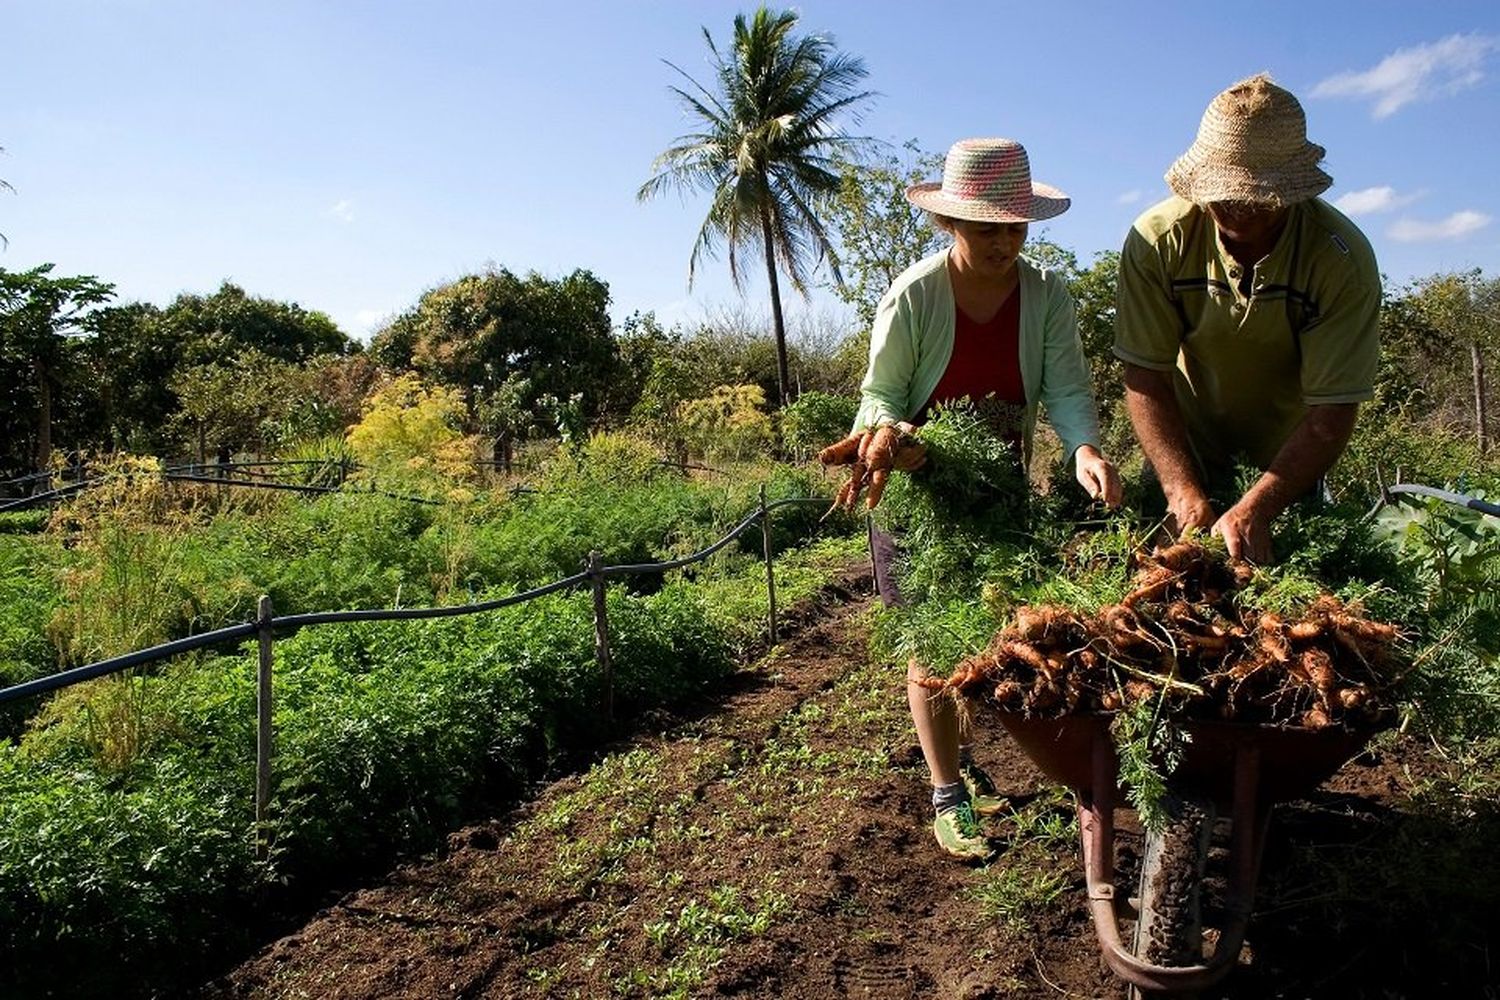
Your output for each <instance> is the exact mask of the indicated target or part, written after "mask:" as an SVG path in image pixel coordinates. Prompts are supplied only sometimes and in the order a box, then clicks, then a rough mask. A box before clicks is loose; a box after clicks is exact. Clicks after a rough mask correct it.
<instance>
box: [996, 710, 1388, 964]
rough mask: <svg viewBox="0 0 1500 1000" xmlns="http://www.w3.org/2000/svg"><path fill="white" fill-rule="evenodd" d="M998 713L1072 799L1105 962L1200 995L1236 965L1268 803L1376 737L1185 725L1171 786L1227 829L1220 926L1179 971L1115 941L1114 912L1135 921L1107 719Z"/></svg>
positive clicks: (1308, 785)
mask: <svg viewBox="0 0 1500 1000" xmlns="http://www.w3.org/2000/svg"><path fill="white" fill-rule="evenodd" d="M998 714H999V716H1000V720H1001V722H1002V724H1003V725H1004V726H1005V728H1006V729H1007V730H1009V732H1010V733H1011V735H1012V736H1013V737H1014V738H1015V740H1016V742H1017V743H1018V744H1019V745H1020V746H1021V749H1022V750H1024V751H1025V752H1026V755H1027V756H1028V757H1030V758H1031V759H1032V760H1033V761H1034V762H1035V763H1036V765H1037V766H1038V767H1040V768H1041V769H1042V771H1043V772H1044V773H1045V774H1046V775H1047V776H1048V777H1049V778H1051V779H1052V780H1054V781H1057V782H1060V783H1061V784H1064V785H1067V786H1068V787H1069V788H1072V789H1073V790H1074V792H1075V793H1076V794H1077V797H1078V826H1079V835H1080V837H1081V838H1082V840H1083V863H1084V874H1085V878H1086V881H1087V883H1088V902H1089V914H1090V916H1091V917H1092V918H1093V922H1094V932H1095V934H1096V935H1097V936H1098V939H1099V948H1100V951H1101V953H1102V954H1103V956H1104V960H1105V963H1106V964H1107V965H1108V966H1109V967H1110V969H1111V970H1112V971H1113V972H1115V974H1116V975H1118V976H1120V977H1121V978H1122V979H1125V980H1126V981H1128V982H1130V983H1133V984H1135V985H1136V986H1138V987H1140V988H1142V989H1146V990H1159V991H1167V992H1183V991H1195V990H1201V989H1204V988H1206V987H1208V986H1211V985H1212V984H1214V983H1215V982H1218V981H1219V980H1220V979H1222V978H1223V977H1224V976H1225V975H1227V974H1228V972H1229V970H1230V969H1231V968H1233V966H1234V963H1235V961H1236V960H1237V959H1238V957H1239V953H1240V947H1241V945H1243V943H1244V939H1245V931H1246V928H1247V927H1248V925H1249V922H1250V912H1251V908H1252V905H1253V903H1254V899H1255V883H1256V880H1257V879H1258V877H1259V875H1260V859H1261V853H1262V850H1263V848H1264V846H1265V839H1266V830H1267V828H1268V827H1269V825H1270V819H1271V809H1272V807H1273V806H1274V804H1275V803H1277V802H1279V801H1283V800H1285V799H1292V798H1298V797H1300V796H1303V795H1306V794H1308V793H1309V792H1311V791H1312V790H1313V789H1314V788H1316V787H1317V786H1318V785H1320V784H1322V783H1323V782H1324V781H1325V780H1327V779H1328V777H1329V776H1331V775H1332V774H1333V773H1334V772H1335V771H1337V770H1338V769H1339V767H1340V766H1341V765H1343V763H1344V762H1345V761H1347V760H1348V759H1349V758H1350V757H1352V756H1354V754H1356V753H1358V752H1359V749H1360V748H1361V747H1362V746H1363V745H1364V744H1365V743H1366V742H1367V741H1368V740H1369V739H1370V737H1371V735H1373V730H1368V731H1349V730H1344V729H1341V728H1334V727H1329V728H1328V729H1323V730H1317V731H1313V730H1307V729H1290V728H1284V727H1278V726H1266V725H1253V724H1248V723H1234V722H1214V721H1196V722H1186V723H1184V724H1183V726H1184V728H1185V729H1186V731H1187V733H1188V735H1189V736H1190V738H1191V742H1189V743H1188V745H1187V749H1186V751H1185V753H1184V754H1183V760H1182V762H1181V764H1179V766H1178V768H1177V770H1176V771H1174V772H1173V774H1172V775H1171V777H1170V780H1171V782H1172V783H1173V786H1174V787H1175V788H1177V789H1179V790H1180V791H1183V792H1186V793H1187V794H1190V795H1196V796H1200V797H1202V798H1206V799H1212V800H1213V802H1214V804H1215V806H1216V807H1217V808H1218V809H1219V810H1220V811H1221V812H1220V814H1221V815H1223V814H1224V813H1227V814H1229V815H1230V816H1231V817H1232V820H1233V823H1232V828H1231V837H1230V847H1229V862H1228V864H1229V879H1228V885H1227V889H1226V893H1225V906H1224V913H1225V918H1226V919H1225V925H1224V926H1223V927H1222V928H1221V929H1220V934H1219V940H1218V942H1217V943H1216V945H1215V947H1214V951H1213V954H1212V956H1211V957H1209V958H1208V959H1207V960H1206V961H1204V962H1203V963H1201V964H1198V965H1189V966H1182V967H1176V966H1162V965H1155V964H1152V963H1149V962H1145V961H1143V960H1141V959H1139V958H1137V957H1136V956H1135V955H1134V954H1133V953H1132V952H1131V951H1130V950H1129V949H1127V948H1125V947H1124V945H1123V944H1122V942H1121V936H1120V925H1119V918H1120V916H1121V915H1122V913H1123V914H1125V915H1128V916H1131V915H1134V916H1138V915H1136V914H1134V913H1133V907H1132V905H1131V903H1130V901H1129V900H1127V899H1121V898H1117V895H1116V892H1115V884H1114V830H1115V824H1114V811H1115V807H1116V803H1118V802H1119V801H1120V787H1119V763H1118V758H1117V755H1116V753H1115V748H1114V743H1113V741H1112V740H1111V738H1110V734H1109V724H1110V720H1111V718H1112V716H1110V715H1105V714H1099V713H1092V714H1079V715H1069V716H1064V717H1062V718H1056V719H1028V718H1025V717H1023V716H1021V715H1017V714H1015V713H1011V712H1004V711H1002V712H1000V713H998Z"/></svg>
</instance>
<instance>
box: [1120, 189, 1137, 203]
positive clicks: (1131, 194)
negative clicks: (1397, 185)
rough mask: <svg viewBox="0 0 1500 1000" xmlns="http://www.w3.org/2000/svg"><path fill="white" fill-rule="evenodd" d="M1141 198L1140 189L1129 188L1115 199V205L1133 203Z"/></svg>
mask: <svg viewBox="0 0 1500 1000" xmlns="http://www.w3.org/2000/svg"><path fill="white" fill-rule="evenodd" d="M1140 200H1141V189H1140V188H1131V189H1130V190H1129V191H1126V192H1124V193H1123V194H1121V195H1120V196H1119V197H1118V198H1116V199H1115V204H1116V205H1134V204H1135V203H1136V202H1138V201H1140Z"/></svg>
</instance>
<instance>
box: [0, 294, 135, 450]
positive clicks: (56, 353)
mask: <svg viewBox="0 0 1500 1000" xmlns="http://www.w3.org/2000/svg"><path fill="white" fill-rule="evenodd" d="M52 268H53V265H52V264H43V265H41V266H40V267H36V268H33V269H31V270H30V271H7V270H5V269H4V268H0V361H3V363H4V369H5V370H7V371H10V372H13V373H15V377H13V378H7V379H6V380H5V381H6V382H7V383H9V384H10V389H9V391H8V392H7V394H6V402H7V403H8V404H9V406H8V407H7V409H8V410H9V412H8V413H7V414H6V416H7V418H8V419H7V423H9V424H10V425H11V427H10V428H9V430H11V431H12V432H13V433H12V434H9V435H7V438H8V440H10V441H12V442H20V441H24V440H27V439H31V440H34V441H35V442H36V446H35V450H34V452H33V454H32V455H30V456H23V455H20V454H16V453H15V452H14V451H12V454H11V455H9V456H7V459H8V461H10V462H11V463H13V464H15V465H21V466H22V467H24V466H25V465H26V464H30V465H31V467H32V468H46V467H47V465H48V464H49V463H50V462H51V459H52V408H53V406H52V404H53V398H54V394H55V392H56V390H57V387H58V384H59V381H60V380H61V379H63V378H65V377H66V376H67V374H68V371H69V369H70V367H71V364H70V363H71V361H72V358H73V355H74V352H73V350H72V349H71V347H70V343H71V341H72V340H73V339H76V338H77V337H79V336H81V335H83V334H84V333H87V332H88V330H89V326H90V321H91V310H92V307H94V306H96V305H98V304H99V303H101V302H105V301H107V300H108V299H110V298H111V297H112V296H113V295H114V286H113V285H111V284H109V283H107V282H103V281H100V280H99V279H97V278H95V277H93V276H91V275H79V276H76V277H71V278H54V277H52ZM26 370H29V371H30V373H31V384H30V385H29V386H26V387H23V386H22V378H21V376H20V373H21V372H22V371H26ZM28 390H29V392H28ZM28 404H30V406H34V407H35V418H34V419H33V420H29V421H28V420H27V419H26V418H25V417H23V416H22V415H21V413H20V412H19V408H20V407H22V406H28ZM11 407H15V409H11ZM28 408H29V407H28ZM15 432H19V433H15ZM14 448H15V446H14V445H12V449H14ZM28 458H29V459H30V460H31V461H30V463H28V462H27V459H28Z"/></svg>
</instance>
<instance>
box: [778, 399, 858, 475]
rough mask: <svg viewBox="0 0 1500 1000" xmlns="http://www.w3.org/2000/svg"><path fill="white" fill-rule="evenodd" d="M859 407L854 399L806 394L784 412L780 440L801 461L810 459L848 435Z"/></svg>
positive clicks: (783, 410) (782, 413) (784, 409)
mask: <svg viewBox="0 0 1500 1000" xmlns="http://www.w3.org/2000/svg"><path fill="white" fill-rule="evenodd" d="M856 408H857V407H856V404H855V401H854V399H853V397H852V396H847V395H837V396H836V395H832V394H830V393H826V392H817V391H813V392H804V393H803V394H802V395H800V396H798V397H797V399H796V401H795V402H793V403H792V404H791V405H789V406H786V407H784V408H783V409H782V411H781V440H782V442H783V443H784V444H785V445H786V448H787V450H788V451H790V452H791V453H792V454H793V455H794V456H796V457H797V458H798V459H802V460H806V459H809V458H811V457H812V456H814V455H816V454H817V453H818V451H819V449H821V448H823V447H824V446H825V445H830V444H832V443H833V442H835V441H838V440H839V439H841V438H842V437H843V436H844V435H845V434H847V433H849V428H850V427H852V426H853V425H854V412H855V410H856Z"/></svg>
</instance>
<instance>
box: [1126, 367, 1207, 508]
mask: <svg viewBox="0 0 1500 1000" xmlns="http://www.w3.org/2000/svg"><path fill="white" fill-rule="evenodd" d="M1125 407H1126V409H1127V410H1128V411H1129V413H1130V424H1131V427H1133V428H1134V429H1135V436H1136V440H1138V441H1139V442H1140V443H1141V450H1142V451H1143V452H1145V453H1146V460H1147V461H1149V462H1150V463H1151V467H1152V468H1153V469H1155V470H1156V476H1157V478H1158V479H1159V480H1161V485H1162V490H1163V492H1165V493H1166V494H1167V499H1168V500H1169V501H1170V500H1171V499H1172V498H1173V497H1174V496H1176V495H1181V494H1187V495H1191V496H1195V497H1201V496H1202V495H1203V486H1202V484H1201V483H1200V482H1199V481H1198V472H1197V469H1196V468H1195V467H1194V465H1193V456H1192V452H1191V450H1190V449H1189V448H1188V440H1187V430H1186V429H1185V428H1184V427H1183V424H1182V414H1181V412H1180V411H1179V410H1178V409H1177V395H1176V393H1175V392H1174V390H1173V388H1172V373H1171V372H1158V371H1152V370H1151V369H1149V368H1141V367H1140V366H1138V365H1132V364H1129V363H1126V365H1125Z"/></svg>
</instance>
